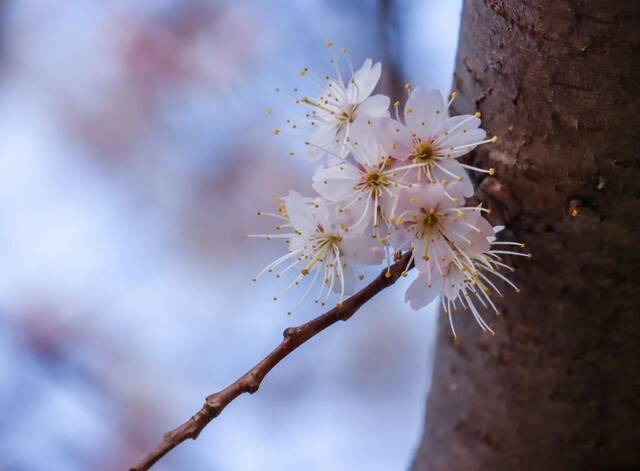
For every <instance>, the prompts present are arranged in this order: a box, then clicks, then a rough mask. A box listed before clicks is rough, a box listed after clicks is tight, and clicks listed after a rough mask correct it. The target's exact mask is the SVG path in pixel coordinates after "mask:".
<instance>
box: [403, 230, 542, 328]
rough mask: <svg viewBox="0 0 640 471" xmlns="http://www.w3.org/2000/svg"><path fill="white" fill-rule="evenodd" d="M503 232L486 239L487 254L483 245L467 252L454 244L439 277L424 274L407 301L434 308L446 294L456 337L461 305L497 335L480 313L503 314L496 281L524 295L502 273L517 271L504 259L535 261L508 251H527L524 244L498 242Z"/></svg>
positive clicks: (415, 306)
mask: <svg viewBox="0 0 640 471" xmlns="http://www.w3.org/2000/svg"><path fill="white" fill-rule="evenodd" d="M501 229H502V227H501V226H496V227H493V228H492V231H491V234H490V235H487V237H486V241H487V243H488V244H489V248H487V249H486V250H483V248H484V247H482V246H480V245H473V246H469V247H467V249H466V250H465V251H463V250H461V248H460V247H459V246H458V245H456V244H453V243H451V244H450V247H449V251H450V253H451V258H450V263H448V264H447V265H446V267H444V269H443V271H442V272H441V273H438V274H437V275H436V276H430V274H429V272H424V273H420V274H419V276H418V277H417V278H416V279H415V280H414V281H413V283H412V284H411V285H410V286H409V288H408V289H407V291H406V293H405V301H406V302H409V303H410V305H411V307H412V308H413V309H416V310H417V309H420V308H422V307H424V306H426V305H428V304H430V303H431V302H432V301H433V300H434V299H435V298H436V297H437V296H438V295H439V294H442V297H441V302H442V307H443V309H444V312H445V313H446V314H447V315H448V317H449V323H450V325H451V331H452V333H453V335H454V336H455V335H456V331H455V328H454V325H453V319H452V312H453V311H454V310H455V309H456V308H457V307H458V305H459V306H460V307H462V308H463V309H464V310H467V309H468V310H469V311H470V312H471V313H472V315H473V317H474V319H475V320H476V322H477V323H478V324H479V325H480V327H481V328H482V330H485V331H489V332H491V333H492V334H493V333H494V332H493V330H492V329H491V327H490V326H489V325H488V324H487V322H486V321H485V320H484V318H483V317H482V315H481V314H480V309H481V308H487V307H491V309H493V311H494V312H495V313H496V314H499V311H498V308H497V307H496V305H495V303H494V302H493V300H492V299H491V295H492V294H493V293H495V294H497V295H498V296H499V297H502V296H503V295H502V292H501V291H500V290H499V289H498V287H497V286H496V285H495V281H496V280H497V279H499V280H502V281H503V282H505V283H506V284H508V285H509V286H511V287H512V288H513V289H515V290H516V292H519V291H520V290H519V288H518V287H517V286H516V285H515V284H514V283H513V282H512V281H511V280H509V278H507V277H506V276H505V275H503V274H502V273H500V271H501V270H503V269H507V270H509V271H512V272H513V271H515V268H513V267H512V266H510V265H508V264H506V263H504V260H503V257H504V256H505V255H513V256H519V257H531V254H530V253H523V252H517V251H514V250H504V249H503V247H504V246H507V248H508V246H515V247H518V248H523V247H524V244H522V243H519V242H499V241H496V238H495V233H497V232H499V231H500V230H501Z"/></svg>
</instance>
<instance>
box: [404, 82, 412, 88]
mask: <svg viewBox="0 0 640 471" xmlns="http://www.w3.org/2000/svg"><path fill="white" fill-rule="evenodd" d="M404 88H405V89H406V90H411V84H410V83H409V82H407V83H405V84H404Z"/></svg>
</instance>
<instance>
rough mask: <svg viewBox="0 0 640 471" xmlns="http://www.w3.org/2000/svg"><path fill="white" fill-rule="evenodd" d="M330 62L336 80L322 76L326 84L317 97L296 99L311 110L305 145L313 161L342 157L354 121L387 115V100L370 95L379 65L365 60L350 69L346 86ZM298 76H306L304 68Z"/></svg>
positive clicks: (380, 66)
mask: <svg viewBox="0 0 640 471" xmlns="http://www.w3.org/2000/svg"><path fill="white" fill-rule="evenodd" d="M332 63H333V64H334V65H335V69H336V75H337V77H335V78H332V77H329V76H327V77H326V78H327V81H328V83H327V84H326V86H325V88H324V89H323V91H322V93H321V94H320V95H319V96H317V97H308V96H304V97H302V98H301V99H300V100H298V102H299V103H301V104H303V105H306V106H308V107H310V108H311V112H310V113H309V114H307V119H308V122H309V123H310V124H311V125H312V126H313V127H315V128H316V129H315V131H314V132H313V134H312V135H311V136H310V138H309V139H308V140H306V141H305V144H307V145H308V146H309V147H310V151H309V155H310V157H311V159H313V160H316V159H318V158H320V157H322V156H323V155H325V154H329V155H332V156H336V157H338V158H344V157H345V156H346V155H347V154H348V152H349V150H348V143H349V139H350V135H351V128H352V126H353V125H354V124H355V123H356V122H358V121H360V120H363V119H364V120H367V119H373V118H383V117H388V116H389V104H390V100H389V97H387V96H385V95H373V96H371V93H372V92H373V90H374V88H375V87H376V85H377V83H378V80H379V79H380V74H381V71H382V65H381V64H380V63H379V62H377V63H376V64H373V61H372V60H371V59H367V60H365V61H364V64H363V65H362V67H360V69H358V70H357V71H356V72H353V70H351V78H349V79H348V81H347V82H346V83H345V81H344V79H343V77H342V73H341V72H340V68H339V67H338V65H337V62H336V61H335V60H332ZM349 67H350V68H351V61H350V60H349ZM351 69H352V68H351ZM301 74H303V75H307V74H309V69H308V68H306V67H305V68H304V69H303V70H302V72H301ZM323 86H324V85H323Z"/></svg>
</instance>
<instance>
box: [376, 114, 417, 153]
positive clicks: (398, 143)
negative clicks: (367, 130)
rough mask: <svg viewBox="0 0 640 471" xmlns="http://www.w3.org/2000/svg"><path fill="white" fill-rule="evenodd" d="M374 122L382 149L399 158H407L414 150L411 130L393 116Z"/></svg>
mask: <svg viewBox="0 0 640 471" xmlns="http://www.w3.org/2000/svg"><path fill="white" fill-rule="evenodd" d="M372 123H373V129H374V131H375V132H376V135H377V136H378V140H379V141H380V145H381V146H382V149H383V150H384V151H385V152H386V153H387V154H389V155H390V156H392V157H393V158H395V159H397V160H402V161H404V160H407V158H408V157H409V156H410V155H411V153H412V152H413V142H412V141H413V139H412V137H411V132H410V131H409V130H408V129H407V128H406V127H405V126H404V125H403V124H402V123H400V122H398V121H396V120H395V119H391V118H379V119H376V120H372Z"/></svg>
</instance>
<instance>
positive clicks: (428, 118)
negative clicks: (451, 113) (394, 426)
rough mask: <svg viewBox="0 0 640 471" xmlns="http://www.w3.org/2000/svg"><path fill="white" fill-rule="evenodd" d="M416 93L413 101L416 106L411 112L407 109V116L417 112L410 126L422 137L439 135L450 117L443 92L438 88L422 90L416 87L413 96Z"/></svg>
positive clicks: (412, 117)
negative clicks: (427, 90)
mask: <svg viewBox="0 0 640 471" xmlns="http://www.w3.org/2000/svg"><path fill="white" fill-rule="evenodd" d="M414 95H415V98H414V100H413V102H414V103H415V105H414V106H416V108H413V107H411V113H406V110H405V113H406V116H411V115H413V114H414V113H415V115H414V116H411V123H412V125H411V126H409V127H410V129H411V130H412V132H415V133H416V135H417V136H418V137H421V138H428V137H435V136H437V135H438V133H439V132H440V131H441V130H442V127H443V125H444V123H445V120H446V119H447V118H448V112H447V109H446V107H445V103H444V99H443V98H442V94H441V93H440V92H439V91H438V90H431V91H429V92H422V91H421V90H420V89H419V88H416V89H415V90H414V91H413V92H412V96H414ZM407 124H408V123H407Z"/></svg>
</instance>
